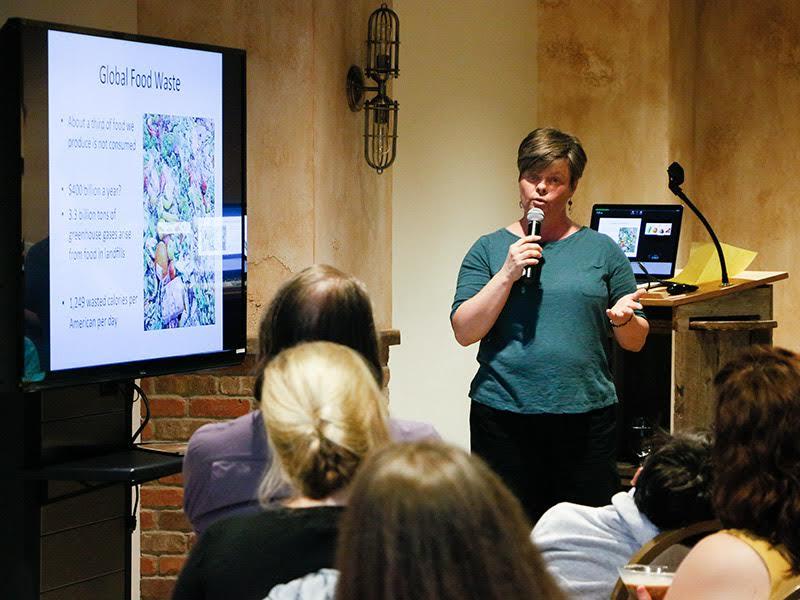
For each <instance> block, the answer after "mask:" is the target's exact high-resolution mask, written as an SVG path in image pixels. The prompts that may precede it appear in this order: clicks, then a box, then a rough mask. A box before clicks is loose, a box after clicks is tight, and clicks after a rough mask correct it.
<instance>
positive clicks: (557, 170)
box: [450, 128, 649, 520]
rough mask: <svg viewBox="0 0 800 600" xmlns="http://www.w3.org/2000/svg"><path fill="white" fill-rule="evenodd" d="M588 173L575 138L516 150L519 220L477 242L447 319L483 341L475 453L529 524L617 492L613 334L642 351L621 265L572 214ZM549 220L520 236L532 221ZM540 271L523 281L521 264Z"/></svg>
mask: <svg viewBox="0 0 800 600" xmlns="http://www.w3.org/2000/svg"><path fill="white" fill-rule="evenodd" d="M585 165H586V153H585V152H584V150H583V148H582V147H581V144H580V142H579V141H578V139H577V138H575V137H574V136H572V135H569V134H566V133H563V132H561V131H558V130H556V129H546V128H543V129H536V130H534V131H532V132H531V133H530V134H529V135H528V136H527V137H526V138H525V139H524V140H523V141H522V143H521V144H520V147H519V151H518V158H517V166H518V168H519V207H520V213H521V214H520V218H519V220H517V221H514V222H513V223H511V224H510V225H508V226H507V227H503V228H500V229H498V230H496V231H494V232H492V233H489V234H487V235H484V236H482V237H481V238H480V239H478V241H477V242H475V243H474V244H473V245H472V247H471V248H470V250H469V251H468V252H467V255H466V256H465V257H464V260H463V262H462V264H461V269H460V271H459V274H458V282H457V285H456V292H455V298H454V300H453V306H452V310H451V312H450V320H451V324H452V327H453V331H454V333H455V337H456V339H457V340H458V342H459V343H460V344H462V345H464V346H468V345H470V344H473V343H475V342H480V348H479V350H478V364H479V367H478V372H477V374H476V375H475V378H474V379H473V380H472V385H471V386H470V393H469V396H470V398H471V399H472V404H471V409H470V434H471V446H472V451H473V452H475V453H476V454H478V455H480V456H481V457H482V458H484V459H485V460H486V461H487V462H488V463H489V466H491V467H492V468H493V469H495V471H496V472H497V473H498V474H500V476H501V477H502V478H503V479H504V480H505V481H506V483H507V484H508V485H509V487H510V488H511V489H512V491H513V492H514V493H515V494H517V496H518V497H519V498H520V500H521V501H522V504H523V506H524V507H525V509H526V511H527V512H528V515H529V516H530V517H531V518H532V519H533V520H535V519H536V518H538V516H540V515H541V514H542V513H543V512H544V511H545V510H546V509H547V508H549V507H550V506H552V505H554V504H556V503H557V502H561V501H570V502H577V503H580V504H589V505H594V506H600V505H602V504H605V503H606V502H608V499H609V498H610V497H611V495H612V494H613V493H614V492H616V491H617V490H618V489H619V478H618V475H617V470H616V402H617V396H616V392H615V390H614V383H613V381H612V379H611V374H610V372H609V366H608V360H607V358H606V356H607V350H608V344H609V334H610V333H613V337H614V339H616V341H617V342H618V343H619V344H620V346H622V347H623V348H625V349H626V350H633V351H637V350H639V349H641V348H642V346H643V345H644V342H645V339H646V337H647V333H648V331H649V326H648V323H647V320H646V319H645V318H644V313H642V312H641V310H640V309H641V308H642V307H641V305H640V304H639V302H638V299H639V297H640V295H641V293H640V292H638V291H637V290H636V281H635V278H634V276H633V271H632V270H631V267H630V264H629V262H628V259H627V258H626V257H625V254H624V253H623V252H622V250H621V249H620V248H619V246H618V245H617V244H616V243H615V242H614V241H613V240H612V239H611V238H610V237H608V236H607V235H604V234H600V233H598V232H596V231H593V230H591V229H588V228H586V227H582V226H580V225H578V224H577V223H575V222H574V221H572V219H571V218H570V216H569V213H568V212H567V207H568V205H569V204H570V203H571V202H572V195H573V194H574V193H575V190H576V189H577V187H578V182H579V180H580V178H581V175H582V174H583V169H584V166H585ZM532 208H537V209H540V210H541V211H542V212H543V213H544V220H543V221H542V226H541V235H540V236H535V235H530V236H529V235H527V227H528V221H527V217H526V215H527V213H528V211H530V210H531V209H532ZM533 265H538V266H539V267H540V268H541V277H540V285H526V284H525V283H524V281H521V280H520V278H521V276H522V273H523V268H525V267H528V266H533Z"/></svg>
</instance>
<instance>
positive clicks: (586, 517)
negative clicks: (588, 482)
mask: <svg viewBox="0 0 800 600" xmlns="http://www.w3.org/2000/svg"><path fill="white" fill-rule="evenodd" d="M711 477H712V469H711V438H710V436H709V435H708V434H707V433H690V434H688V433H687V434H678V435H676V436H675V437H671V438H667V439H666V441H665V442H664V443H663V444H662V445H661V446H660V447H659V448H658V449H657V450H655V451H654V452H652V453H651V454H650V455H649V456H648V457H647V459H646V460H645V462H644V465H643V467H642V468H641V469H640V470H639V472H638V473H637V474H636V476H635V477H634V480H633V484H634V486H635V487H634V488H633V489H631V490H630V491H629V492H619V493H617V494H615V495H614V496H613V497H612V498H611V504H609V505H607V506H601V507H591V506H583V505H579V504H572V503H569V502H562V503H561V504H557V505H556V506H554V507H552V508H551V509H550V510H548V511H547V512H546V513H545V514H544V515H543V516H542V518H541V519H540V520H539V521H538V523H537V524H536V526H535V527H534V529H533V533H532V534H531V537H532V539H533V541H534V542H535V543H536V545H537V546H538V548H539V550H540V551H541V553H542V556H543V557H544V560H545V563H546V564H547V567H548V570H549V571H550V572H551V573H552V574H553V575H554V576H555V577H556V580H557V581H558V583H559V584H560V585H561V588H562V589H563V590H564V591H565V592H567V595H568V596H569V597H570V598H573V599H587V600H588V599H598V600H599V599H603V600H605V599H606V598H608V597H609V596H610V595H611V591H612V590H613V588H614V584H615V582H616V580H617V577H618V574H617V567H621V566H623V565H625V564H626V563H627V562H628V559H629V558H630V557H631V556H632V555H633V554H634V553H635V552H636V551H637V550H638V549H639V548H640V547H641V546H642V545H644V544H645V543H647V542H649V541H650V540H651V539H652V538H653V537H655V536H656V535H657V534H658V533H659V532H661V531H664V530H669V529H677V528H679V527H684V526H686V525H690V524H692V523H696V522H698V521H705V520H708V519H713V518H714V516H713V513H712V508H711V498H710V494H711Z"/></svg>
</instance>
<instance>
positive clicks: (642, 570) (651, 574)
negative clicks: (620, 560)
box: [619, 565, 675, 600]
mask: <svg viewBox="0 0 800 600" xmlns="http://www.w3.org/2000/svg"><path fill="white" fill-rule="evenodd" d="M673 575H675V571H674V570H673V569H671V568H669V567H663V566H658V565H625V566H624V567H619V577H620V579H622V583H624V584H625V587H626V588H627V590H628V595H629V596H630V597H631V598H633V599H634V600H635V599H636V588H637V587H639V586H640V585H643V586H644V587H645V588H647V591H648V593H649V594H650V597H651V598H652V599H653V600H663V598H664V596H666V595H667V591H668V590H669V586H670V585H671V584H672V577H673Z"/></svg>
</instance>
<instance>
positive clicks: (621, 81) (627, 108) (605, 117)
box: [538, 0, 800, 349]
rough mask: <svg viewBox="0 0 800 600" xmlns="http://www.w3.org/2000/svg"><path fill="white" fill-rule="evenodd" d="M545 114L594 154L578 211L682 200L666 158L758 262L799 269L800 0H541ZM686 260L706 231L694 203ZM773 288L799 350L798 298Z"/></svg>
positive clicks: (785, 286)
mask: <svg viewBox="0 0 800 600" xmlns="http://www.w3.org/2000/svg"><path fill="white" fill-rule="evenodd" d="M539 19H540V21H539V22H540V28H539V35H540V43H539V47H538V62H539V87H538V101H539V117H540V118H539V121H540V122H542V123H552V124H554V125H556V126H558V127H563V128H564V129H568V130H570V131H573V132H574V133H576V134H577V135H579V136H580V137H581V138H582V140H583V142H584V144H585V146H586V149H587V152H588V154H589V165H588V167H587V172H586V175H585V176H584V181H583V182H582V184H581V188H580V189H579V190H578V193H577V194H576V200H577V204H576V210H575V214H576V217H577V219H578V220H579V221H583V222H586V220H587V219H588V216H589V209H590V207H591V205H592V204H593V203H595V202H629V203H633V202H662V201H668V202H675V201H677V200H676V199H674V197H673V196H672V195H671V194H670V193H669V192H668V191H667V190H666V176H665V174H664V171H665V168H666V166H667V165H668V164H669V162H671V161H673V160H678V161H680V162H681V163H682V164H683V165H684V167H685V168H686V175H687V179H686V184H685V185H684V190H685V191H686V193H687V194H688V195H689V197H690V198H692V199H693V200H694V201H695V203H696V204H697V205H698V207H699V208H700V209H701V210H702V211H703V213H704V214H705V215H706V217H707V218H708V219H709V220H710V221H711V223H712V225H713V226H714V228H715V230H716V232H717V234H718V236H719V237H720V239H722V240H723V241H725V242H728V243H731V244H734V245H738V246H742V247H745V248H749V249H753V250H757V251H758V252H759V256H758V258H757V259H756V261H755V262H754V263H753V265H752V266H751V268H752V269H757V270H765V271H772V270H776V271H777V270H786V271H789V273H790V275H791V274H792V273H795V272H797V271H798V268H800V256H798V253H797V252H796V248H797V243H796V239H797V235H796V231H797V230H798V227H799V226H800V213H798V211H796V210H794V202H795V199H796V198H797V197H798V191H800V181H799V180H798V178H797V175H796V173H797V165H798V163H799V162H800V116H798V112H797V106H798V105H800V102H799V101H800V4H798V3H797V2H795V1H794V0H769V1H765V2H758V3H755V2H749V1H746V0H663V1H662V2H649V1H636V0H605V1H601V0H580V1H579V0H540V2H539ZM682 238H683V243H682V244H681V246H682V247H681V253H680V256H679V261H678V264H679V265H681V264H683V262H684V261H685V259H686V257H687V256H688V246H689V242H690V241H692V240H696V241H703V242H705V241H707V240H708V237H707V234H706V232H705V230H704V228H703V227H702V225H701V224H700V223H699V222H698V221H697V219H696V217H695V216H694V215H693V214H692V213H691V212H690V211H688V210H686V212H685V214H684V234H683V236H682ZM791 281H792V280H791V279H790V280H789V281H788V282H782V283H778V284H776V285H775V287H774V290H775V314H776V318H777V319H778V322H779V327H778V330H777V331H776V333H775V342H776V343H777V344H781V345H785V346H788V347H791V348H794V349H798V348H800V342H798V341H797V340H798V334H800V323H798V321H797V319H796V317H795V316H794V315H797V314H798V313H799V312H800V300H799V299H798V298H797V297H796V295H795V294H793V293H792V288H793V285H792V283H791Z"/></svg>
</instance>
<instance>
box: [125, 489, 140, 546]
mask: <svg viewBox="0 0 800 600" xmlns="http://www.w3.org/2000/svg"><path fill="white" fill-rule="evenodd" d="M133 488H134V489H135V490H136V500H135V501H134V503H133V511H131V514H130V516H129V517H128V523H127V524H128V533H129V534H131V533H133V532H134V531H136V511H137V510H138V509H139V486H138V485H134V486H133Z"/></svg>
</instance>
